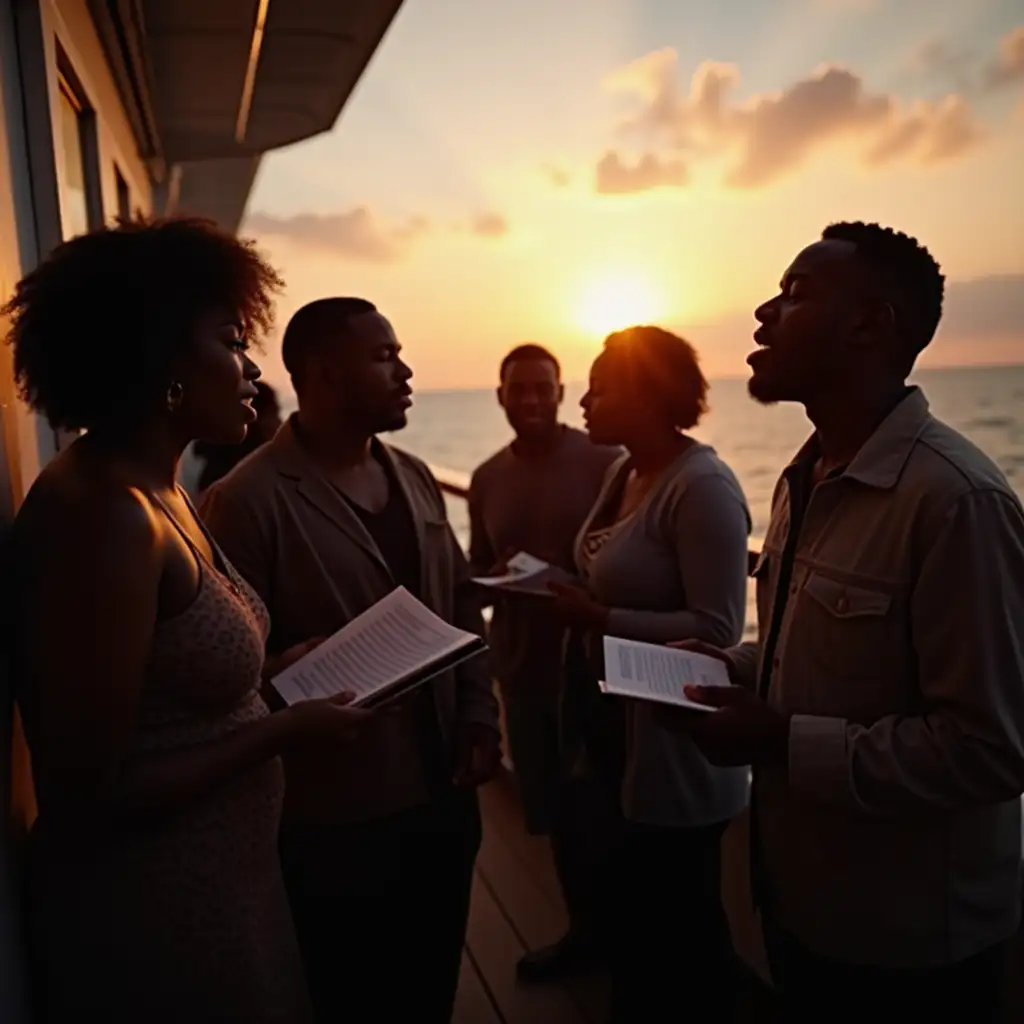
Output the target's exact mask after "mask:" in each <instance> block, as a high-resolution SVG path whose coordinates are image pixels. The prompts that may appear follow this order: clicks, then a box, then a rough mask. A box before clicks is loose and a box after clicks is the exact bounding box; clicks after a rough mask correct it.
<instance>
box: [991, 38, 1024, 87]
mask: <svg viewBox="0 0 1024 1024" xmlns="http://www.w3.org/2000/svg"><path fill="white" fill-rule="evenodd" d="M984 82H985V85H986V86H988V87H989V88H990V89H1000V88H1002V87H1004V86H1007V85H1015V84H1016V83H1018V82H1024V25H1018V26H1017V28H1015V29H1011V30H1010V31H1009V32H1007V33H1006V35H1004V36H1003V38H1002V39H1000V40H999V47H998V51H997V53H996V56H995V57H994V58H993V59H992V61H991V62H990V63H989V65H988V67H987V68H986V69H985V73H984Z"/></svg>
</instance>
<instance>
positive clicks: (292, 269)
mask: <svg viewBox="0 0 1024 1024" xmlns="http://www.w3.org/2000/svg"><path fill="white" fill-rule="evenodd" d="M1022 168H1024V17H1022V15H1021V6H1020V2H1019V0H974V3H972V4H968V3H965V2H963V0H898V2H897V0H718V2H717V3H716V4H714V5H707V4H703V3H696V2H692V0H691V2H682V0H680V2H671V0H559V2H558V3H551V2H549V0H514V2H512V0H472V2H469V0H405V5H404V7H403V9H402V11H401V12H400V14H399V15H398V18H397V19H396V21H395V23H394V25H393V26H392V28H391V30H390V32H389V34H388V35H387V37H386V38H385V40H384V42H383V44H382V46H381V48H380V50H379V51H378V53H377V55H376V57H375V58H374V60H373V62H372V63H371V65H370V67H369V69H368V71H367V73H366V75H365V77H364V78H363V80H362V82H361V84H360V86H359V87H358V89H357V91H356V93H355V95H354V96H353V97H352V99H351V100H350V102H349V104H348V106H347V107H346V108H345V110H344V111H343V112H342V115H341V118H340V119H339V121H338V123H337V125H336V126H335V128H334V130H333V131H332V132H331V133H329V134H327V135H323V136H320V137H319V138H316V139H313V140H311V141H310V142H307V143H303V144H301V145H299V146H295V147H293V148H291V149H289V150H286V151H282V152H280V153H277V154H273V155H271V156H270V157H268V158H267V159H266V160H265V161H264V165H263V168H262V170H261V173H260V176H259V178H258V181H257V184H256V187H255V189H254V192H253V195H252V198H251V200H250V204H249V212H248V214H247V218H246V222H245V224H244V225H243V231H244V232H245V233H247V234H249V235H253V236H255V237H257V238H258V239H259V240H260V242H261V244H262V246H263V247H264V249H265V250H267V251H268V252H269V253H270V255H271V256H272V257H273V259H274V260H275V261H276V262H277V264H278V265H279V266H280V267H281V269H282V270H283V272H284V274H285V276H286V278H287V280H288V291H287V294H286V296H285V297H284V301H283V302H282V304H281V309H280V318H281V324H282V326H283V324H284V322H285V320H286V319H287V316H288V315H289V314H290V313H291V312H292V311H293V310H294V309H296V308H297V307H298V306H299V305H301V304H302V303H304V302H306V301H308V300H310V299H313V298H316V297H319V296H322V295H328V294H347V295H361V296H364V297H366V298H369V299H372V300H373V301H374V302H376V303H377V305H378V306H379V307H380V308H381V310H382V311H383V312H384V313H385V315H387V316H388V317H389V318H390V319H391V320H392V322H393V323H394V324H395V327H396V329H397V331H398V332H399V335H400V337H401V338H402V340H403V343H404V345H405V346H406V349H407V352H408V356H409V359H410V361H411V363H412V365H413V368H414V370H415V371H416V381H415V383H417V384H418V386H419V387H421V388H447V387H475V386H485V385H490V384H491V383H493V382H494V378H495V375H496V367H497V363H498V361H499V360H500V357H501V355H502V354H503V353H504V352H505V351H506V350H507V349H508V348H509V347H510V346H511V345H513V344H516V343H518V342H521V341H526V340H531V341H540V342H543V343H545V344H547V345H549V346H550V347H552V348H553V349H554V350H555V351H556V352H557V353H558V354H559V356H561V357H562V359H563V363H564V366H565V374H566V376H567V377H568V378H581V377H583V376H584V375H585V373H586V370H587V367H588V365H589V362H590V359H591V358H592V357H593V355H594V354H595V352H596V350H597V346H598V345H599V343H600V340H601V337H602V336H603V335H604V333H606V332H607V331H608V330H610V329H614V328H616V327H620V326H625V325H626V324H627V323H630V322H636V321H642V322H656V323H660V324H662V325H664V326H667V327H670V328H672V329H675V330H678V331H680V332H682V333H684V334H686V335H687V337H689V338H690V339H691V340H692V341H694V342H695V343H696V344H697V346H698V347H699V349H700V352H701V354H702V358H703V361H704V365H705V369H706V371H707V373H708V374H709V376H723V375H732V374H741V373H743V372H744V371H745V367H744V365H743V359H744V357H745V355H746V353H747V352H748V351H749V349H750V347H751V342H750V332H751V328H752V317H751V310H752V309H753V308H754V306H756V305H757V304H758V303H759V302H760V301H762V300H764V299H765V298H768V297H770V296H771V295H772V294H773V292H774V290H775V286H776V284H777V282H778V279H779V276H780V274H781V272H782V271H783V270H784V269H785V267H786V265H787V263H788V262H789V260H790V259H791V258H792V256H793V255H794V254H795V253H796V252H797V251H798V250H799V249H800V248H801V247H802V246H804V245H805V244H807V243H808V242H810V241H812V240H813V239H814V238H815V237H817V235H818V233H819V232H820V230H821V228H822V227H823V226H824V225H825V224H827V223H828V222H829V221H832V220H877V221H881V222H883V223H887V224H891V225H892V226H894V227H898V228H900V229H902V230H905V231H907V232H909V233H911V234H914V235H917V236H918V238H919V239H920V240H921V241H923V242H924V243H925V244H926V245H928V247H929V248H930V249H931V250H932V252H933V254H934V255H935V256H936V258H937V259H938V260H939V262H940V263H941V264H942V267H943V270H944V272H945V273H946V275H947V279H948V285H947V304H946V309H947V318H946V322H945V324H944V326H943V328H942V331H941V333H940V336H939V338H938V339H937V341H936V342H935V343H934V346H933V348H932V350H931V351H930V352H929V354H928V358H927V360H926V365H927V364H930V365H953V364H960V363H999V362H1003V363H1005V362H1020V361H1024V188H1022V186H1021V184H1020V180H1021V178H1022V176H1024V175H1022V171H1021V169H1022ZM273 348H274V346H272V351H271V352H270V353H268V356H267V358H266V360H265V362H266V372H267V376H268V379H270V381H271V382H272V383H280V382H282V381H283V379H284V377H283V371H282V370H281V368H280V363H279V360H278V359H277V356H276V353H275V352H274V351H273Z"/></svg>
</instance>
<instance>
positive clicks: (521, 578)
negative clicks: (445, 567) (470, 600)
mask: <svg viewBox="0 0 1024 1024" xmlns="http://www.w3.org/2000/svg"><path fill="white" fill-rule="evenodd" d="M508 568H509V570H510V571H509V572H507V573H504V574H502V575H501V576H478V577H476V579H475V580H474V582H475V583H479V584H481V586H484V587H490V588H491V589H493V590H502V591H505V592H506V593H510V594H526V595H529V596H531V597H541V598H551V597H552V596H553V595H552V593H551V586H550V585H551V584H552V583H561V584H564V585H565V586H572V585H573V584H578V583H579V581H578V580H576V579H575V578H574V577H573V576H572V575H570V574H569V573H567V572H566V571H565V570H564V569H560V568H559V567H558V566H557V565H550V564H549V563H547V562H544V561H542V560H541V559H539V558H534V557H533V555H529V554H527V553H526V552H525V551H520V552H519V554H518V555H516V556H515V557H513V558H510V559H509V561H508Z"/></svg>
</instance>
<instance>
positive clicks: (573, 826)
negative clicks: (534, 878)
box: [550, 779, 623, 952]
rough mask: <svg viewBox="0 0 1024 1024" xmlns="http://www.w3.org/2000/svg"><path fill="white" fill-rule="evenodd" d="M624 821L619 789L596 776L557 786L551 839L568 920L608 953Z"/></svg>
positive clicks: (573, 927)
mask: <svg viewBox="0 0 1024 1024" xmlns="http://www.w3.org/2000/svg"><path fill="white" fill-rule="evenodd" d="M622 826H623V822H622V813H621V811H620V809H619V795H618V793H617V792H616V791H615V790H610V789H609V788H608V787H607V786H605V785H602V784H601V783H600V782H598V781H596V780H593V779H571V780H568V781H566V782H563V784H562V785H561V786H560V787H559V792H558V798H557V800H556V802H555V809H554V820H553V822H552V828H551V833H550V839H551V852H552V856H553V860H554V863H555V872H556V873H557V875H558V881H559V883H560V884H561V887H562V897H563V899H564V900H565V908H566V910H567V911H568V914H569V925H570V928H571V929H572V930H573V931H574V932H576V933H578V934H579V935H580V936H583V937H586V938H588V939H590V940H591V941H593V942H595V943H597V944H598V945H599V946H600V947H601V948H602V949H603V950H605V951H606V952H610V949H609V942H610V936H611V935H612V934H613V933H614V928H615V924H616V922H615V920H614V917H613V913H614V902H613V899H612V896H613V885H614V876H613V872H614V869H615V866H616V861H617V854H618V849H619V846H620V844H621V842H622Z"/></svg>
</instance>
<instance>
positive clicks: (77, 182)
mask: <svg viewBox="0 0 1024 1024" xmlns="http://www.w3.org/2000/svg"><path fill="white" fill-rule="evenodd" d="M57 77H58V81H59V84H60V139H61V150H62V155H63V168H62V170H63V174H61V175H60V177H59V180H60V182H61V188H60V218H61V233H62V234H63V236H64V238H65V239H67V238H74V236H75V235H81V234H84V233H85V232H86V231H88V230H89V200H88V196H87V193H86V173H85V150H86V124H85V120H86V115H85V108H84V106H83V104H82V102H81V101H80V100H79V98H78V96H77V95H76V94H75V92H74V90H73V89H72V87H71V84H70V83H69V82H68V80H67V78H66V77H65V76H64V75H63V74H58V76H57Z"/></svg>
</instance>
